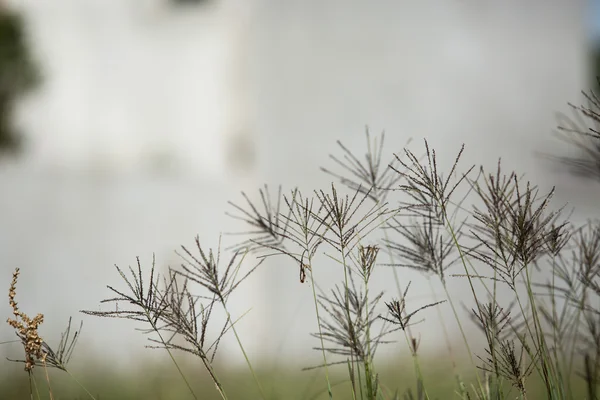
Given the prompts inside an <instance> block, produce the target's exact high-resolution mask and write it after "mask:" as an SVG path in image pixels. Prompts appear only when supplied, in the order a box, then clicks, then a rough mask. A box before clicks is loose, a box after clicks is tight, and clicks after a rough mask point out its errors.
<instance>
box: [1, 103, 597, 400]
mask: <svg viewBox="0 0 600 400" xmlns="http://www.w3.org/2000/svg"><path fill="white" fill-rule="evenodd" d="M586 99H587V100H588V101H589V102H590V103H591V106H590V107H583V106H582V107H573V109H574V110H576V111H577V112H579V113H581V115H582V116H583V118H588V119H590V120H592V121H595V122H598V121H600V117H599V115H600V112H598V111H597V110H600V101H598V100H597V98H596V97H595V95H593V94H590V95H586ZM563 131H564V132H566V131H567V130H565V129H563ZM572 131H573V132H575V129H572ZM569 132H571V131H569ZM579 133H580V134H584V133H585V132H584V131H580V132H579ZM585 134H586V135H591V136H590V137H595V136H594V135H599V134H598V131H597V130H594V129H592V130H591V131H590V132H587V133H585ZM366 136H367V153H366V155H365V159H364V161H362V160H361V159H360V158H359V157H358V156H356V155H355V153H353V152H352V151H351V150H350V149H349V148H348V147H346V146H345V145H343V144H342V143H341V142H338V145H339V147H340V148H341V150H342V156H341V157H340V156H331V159H332V160H333V161H334V163H335V164H336V165H337V167H338V168H341V169H342V171H343V172H342V173H338V172H333V171H332V170H330V169H326V168H322V171H324V172H325V173H327V174H329V175H330V176H332V177H333V178H334V179H335V180H337V181H339V182H340V183H341V185H340V187H338V186H336V184H335V183H332V184H331V185H330V187H329V188H328V189H327V190H325V189H315V190H314V191H312V192H311V193H309V194H308V195H307V194H306V193H302V192H301V191H300V190H298V189H293V190H291V191H290V192H288V193H286V194H284V192H283V190H282V188H281V187H279V190H278V192H277V195H276V196H275V197H273V196H272V193H271V192H270V191H269V188H268V187H267V186H265V187H264V188H262V189H260V190H259V198H260V200H259V202H258V203H256V202H253V201H252V200H251V198H250V196H249V195H247V194H246V193H242V197H243V200H244V203H243V204H244V205H243V206H242V205H239V204H238V203H234V202H230V203H229V204H230V206H231V207H232V208H233V209H234V211H232V212H231V213H229V215H230V216H231V217H233V218H235V219H237V220H240V221H241V222H243V223H244V224H245V225H246V230H242V231H240V232H238V233H236V235H244V237H243V238H242V239H241V240H238V241H237V243H234V244H232V245H231V246H230V247H228V248H227V250H226V251H230V252H231V257H230V258H229V259H228V262H225V263H222V262H221V258H222V256H221V242H220V241H219V247H218V249H217V251H214V252H213V251H212V250H209V251H205V250H204V247H203V246H202V244H201V243H200V241H199V240H198V238H196V241H195V248H187V247H184V246H182V251H181V252H179V253H178V254H179V255H180V257H181V259H182V263H181V264H180V265H179V266H178V267H175V268H172V267H169V269H168V272H167V273H166V275H164V276H161V275H160V274H159V273H157V272H156V266H155V262H154V260H153V262H152V266H151V267H150V269H149V274H146V273H145V272H144V269H143V268H142V265H141V262H140V260H139V258H138V260H137V266H136V267H135V268H131V267H130V268H129V271H128V273H126V271H124V270H122V269H121V268H119V267H116V268H117V271H118V273H119V274H120V276H121V278H122V280H123V282H124V283H125V289H116V288H114V287H113V286H108V288H109V290H110V291H111V292H112V293H113V294H114V295H115V297H111V298H108V299H105V300H103V301H102V302H103V303H112V304H116V307H115V310H114V311H113V310H110V311H84V313H86V314H89V315H93V316H98V317H110V318H122V319H127V320H131V321H140V322H144V323H145V324H147V325H148V326H149V329H147V330H146V331H145V333H147V334H152V335H153V336H152V337H150V342H151V345H150V346H149V347H151V348H162V349H165V350H166V351H168V352H169V354H170V355H171V358H172V360H173V362H174V365H175V366H176V368H177V370H178V371H179V373H180V375H181V376H182V378H183V379H184V381H185V382H186V384H187V385H188V388H189V391H190V395H191V396H192V397H194V398H198V396H197V394H196V393H195V392H194V391H193V390H192V388H191V385H190V384H189V380H188V378H187V377H186V376H185V374H184V373H183V371H182V369H181V368H180V366H179V364H178V363H177V361H176V359H175V357H174V355H173V351H175V350H177V351H183V352H186V353H189V354H192V355H194V356H196V357H198V358H199V359H200V360H201V362H202V365H203V366H204V369H205V370H206V373H207V374H208V376H209V377H210V379H211V380H212V382H213V383H214V385H215V388H216V391H217V393H218V394H219V396H220V397H221V398H223V399H227V398H228V397H227V388H226V387H225V385H224V384H223V382H222V380H221V378H220V371H217V368H216V367H215V365H214V360H215V356H216V353H217V350H218V348H219V343H220V342H221V340H222V338H223V337H224V335H226V334H228V333H229V332H232V333H233V334H234V335H235V338H236V340H237V343H238V345H239V347H240V349H241V352H242V355H243V357H244V359H245V360H246V363H247V366H248V369H249V371H250V373H251V376H252V378H253V380H254V382H255V383H256V386H257V389H258V393H259V394H260V396H261V397H262V398H265V399H266V398H267V395H266V392H265V391H264V390H263V387H262V384H261V382H260V380H259V378H258V376H257V374H256V373H255V369H254V366H253V365H252V363H251V361H250V359H249V357H248V355H247V353H246V351H245V348H244V346H243V344H242V340H241V337H240V336H239V335H238V332H237V329H236V321H237V320H235V319H234V317H233V316H232V315H231V314H230V312H229V309H228V302H229V299H230V297H231V296H233V295H235V292H236V289H237V288H238V287H239V286H240V285H241V284H242V283H243V282H244V281H245V280H246V279H247V278H248V277H249V276H250V275H251V274H253V273H254V272H255V271H256V270H257V268H259V267H260V266H261V265H262V263H263V262H264V261H265V260H266V259H268V258H272V257H277V256H284V257H283V258H286V259H288V260H289V261H291V264H292V265H293V266H294V267H295V270H296V271H297V272H295V273H296V274H298V275H297V276H298V279H299V284H301V285H306V284H308V286H309V287H310V290H311V291H312V295H313V306H314V311H315V326H316V328H315V329H312V333H311V335H312V336H313V337H314V338H315V339H316V340H317V341H318V344H317V345H315V346H314V349H315V350H316V351H318V352H319V353H320V357H322V362H319V364H318V365H316V366H313V367H307V368H305V369H307V370H308V369H322V371H323V373H324V381H325V384H326V389H324V391H323V392H326V393H327V396H328V397H329V398H330V399H332V398H333V397H334V391H333V388H334V386H336V384H334V383H332V381H331V377H332V376H333V375H332V373H331V371H330V369H331V368H338V367H342V368H344V370H345V371H347V380H346V381H345V382H343V383H347V384H348V387H349V396H351V397H352V398H353V399H369V400H374V399H377V400H379V399H391V398H394V399H396V398H400V395H399V393H400V392H399V390H396V391H395V392H394V391H393V390H391V389H390V388H388V387H386V386H385V385H384V384H382V382H381V380H380V374H379V371H378V368H377V365H378V361H377V360H378V355H379V354H380V353H381V352H378V349H380V347H381V346H392V345H396V341H395V340H394V337H395V336H396V334H399V335H404V338H405V342H406V343H405V344H406V346H404V345H402V344H398V345H396V346H397V347H398V348H400V349H401V350H403V351H408V352H409V354H410V356H412V359H413V368H414V371H415V375H416V378H417V379H416V386H415V388H414V389H416V390H413V388H412V387H411V388H408V389H407V390H405V391H404V398H405V399H419V400H421V399H430V395H429V393H430V392H431V386H430V385H434V384H435V383H432V382H426V381H425V379H424V374H423V372H422V366H421V365H420V363H419V352H420V348H421V346H422V343H421V340H420V336H419V335H418V334H416V333H415V332H413V330H416V329H418V325H417V324H418V322H420V321H422V319H420V320H418V321H417V320H415V319H416V318H417V317H416V316H417V314H418V315H419V318H420V317H421V315H422V314H423V315H424V314H425V313H427V312H429V311H430V309H433V308H435V309H437V310H438V312H439V319H440V323H441V324H442V328H443V332H444V333H445V336H446V341H447V347H448V351H449V354H450V355H451V357H452V358H453V360H452V361H453V368H454V371H453V373H454V376H455V380H456V396H457V397H459V398H461V399H474V398H477V399H486V400H488V399H489V400H492V399H494V400H502V399H508V398H515V397H516V398H520V399H527V398H528V396H531V393H532V391H531V387H532V385H533V383H532V382H533V381H534V379H537V380H538V381H541V382H542V384H543V388H544V389H543V390H544V392H543V395H544V396H545V397H546V398H548V399H561V400H562V399H575V398H576V395H575V393H576V391H575V390H574V386H573V382H574V380H575V379H582V382H583V383H584V384H585V386H586V393H587V398H589V399H594V398H597V392H598V389H597V385H598V382H599V377H600V309H599V308H598V304H599V303H598V300H600V222H599V221H590V222H589V223H588V224H587V225H586V226H584V227H580V228H578V229H575V228H574V227H572V226H571V224H570V223H569V217H566V216H565V215H564V207H555V206H554V205H553V195H554V189H551V190H550V191H548V192H547V193H542V192H541V191H540V190H539V189H538V188H537V187H536V186H535V185H534V184H533V183H531V182H528V181H527V180H526V179H525V178H524V177H522V176H520V175H518V174H517V173H516V172H514V171H510V170H509V172H508V173H504V168H506V167H505V166H503V165H502V163H501V162H500V161H499V162H498V164H497V167H496V169H495V170H494V171H488V170H486V169H485V168H484V167H480V168H479V169H478V170H477V169H476V167H475V166H474V165H472V166H467V167H466V168H465V170H464V172H459V170H460V168H461V165H462V160H463V158H464V154H465V147H464V146H461V147H460V149H459V151H458V153H457V155H456V157H455V159H454V162H453V163H452V164H451V165H450V166H449V172H448V173H447V174H445V173H444V172H443V171H442V169H441V168H440V166H439V165H438V161H437V156H436V151H435V149H433V148H431V147H430V146H429V144H428V143H427V141H425V142H424V156H423V157H421V156H418V155H417V154H416V153H415V152H413V151H412V150H410V149H408V148H404V149H403V150H402V151H401V152H396V153H395V155H394V156H393V157H390V160H389V162H388V163H387V164H385V163H384V162H383V161H382V160H383V153H384V150H386V148H385V146H384V136H383V134H382V135H381V136H380V137H378V138H374V139H373V138H371V136H370V134H369V132H368V131H367V135H366ZM599 138H600V136H599ZM398 154H401V155H402V156H399V155H398ZM462 191H464V192H465V194H464V195H462V194H460V193H461V192H462ZM469 196H472V197H474V200H473V205H472V206H471V207H468V206H465V201H466V200H467V199H469V198H470V197H469ZM382 250H383V251H384V252H386V253H387V255H388V256H389V262H380V261H379V256H380V252H381V251H382ZM251 257H255V260H254V261H253V262H252V263H251V265H250V266H249V267H247V266H246V262H247V260H248V259H249V258H251ZM327 264H330V265H333V266H335V267H337V268H338V271H339V273H340V275H341V276H343V278H342V279H341V281H335V282H323V283H321V282H319V279H318V276H319V274H320V272H321V270H322V269H323V268H325V267H327ZM378 266H387V267H392V271H393V274H394V281H395V284H396V288H395V289H396V294H395V295H390V294H388V293H387V292H385V291H377V292H372V291H371V290H372V287H373V278H374V277H375V276H377V275H380V274H383V273H385V272H386V271H389V268H388V269H382V268H379V267H378ZM402 268H409V269H412V270H414V271H418V272H420V273H422V275H423V276H424V277H425V278H426V279H427V280H428V281H429V279H430V278H434V279H437V280H438V281H439V284H440V285H441V287H442V288H443V289H444V290H443V293H442V295H441V297H442V298H438V296H440V293H437V292H436V291H435V290H434V289H433V286H431V288H432V294H433V296H434V300H433V301H430V302H425V303H424V304H423V305H421V306H420V307H416V308H411V307H408V300H407V298H408V291H409V288H410V286H411V283H410V281H408V282H407V283H405V286H404V288H402V284H401V281H400V275H399V273H398V271H401V270H402ZM455 269H458V271H455V272H454V273H452V272H451V271H452V270H455ZM451 279H462V280H465V279H466V280H465V281H464V282H465V284H466V285H468V290H469V292H470V294H471V295H472V298H471V299H470V300H469V302H470V303H468V304H465V305H464V308H466V309H467V314H461V313H460V312H459V308H458V307H457V305H456V299H454V298H453V296H452V295H451V293H450V290H449V289H448V283H449V281H450V280H451ZM321 284H325V285H328V287H326V288H322V287H321V286H320V285H321ZM430 284H431V281H430ZM15 285H16V275H15V276H14V278H13V284H12V285H11V289H10V293H11V294H10V296H11V297H10V301H11V306H13V309H14V312H15V316H17V317H21V318H22V319H23V320H24V321H25V322H24V323H22V324H19V323H18V322H16V321H15V322H13V323H11V324H14V325H13V327H15V329H17V331H18V332H19V334H20V336H19V337H20V338H21V340H22V341H23V343H24V345H25V346H26V360H25V362H26V365H30V364H31V365H33V364H32V363H31V362H30V361H31V360H34V361H35V360H42V362H45V363H52V362H53V361H52V360H53V359H59V358H61V357H64V355H65V354H69V356H70V353H71V352H72V347H69V349H68V350H67V351H66V352H64V354H63V353H62V352H61V351H59V352H58V353H53V352H51V351H49V350H44V349H46V347H44V345H43V343H44V342H43V341H42V340H41V339H40V338H39V336H37V328H38V326H39V324H40V323H41V322H42V318H41V317H40V318H39V319H35V318H34V319H25V317H23V316H22V315H21V314H20V311H18V309H17V307H16V303H15V302H14V286H15ZM193 287H196V288H198V289H199V291H200V292H199V293H196V292H195V291H194V290H193ZM501 288H504V289H506V290H507V291H508V292H509V293H510V294H511V296H512V297H513V299H512V301H510V302H509V305H508V306H507V307H503V306H502V304H504V303H505V300H504V299H501V298H500V297H499V293H500V289H501ZM445 303H448V304H449V305H450V307H451V309H452V314H451V316H452V317H453V319H454V321H453V322H454V323H455V324H456V325H457V326H458V328H459V329H460V332H461V335H462V339H463V342H464V345H465V349H466V351H467V354H468V356H469V358H468V360H469V362H470V365H468V367H470V368H471V369H472V371H473V372H474V377H475V381H473V382H467V381H465V380H464V379H463V378H462V377H461V375H460V374H459V373H458V368H457V365H456V359H454V355H453V350H452V346H451V343H450V339H449V337H448V333H447V329H446V322H445V320H444V318H443V315H442V312H441V311H440V307H439V306H441V305H442V304H445ZM119 304H127V305H128V307H126V308H119V307H118V305H119ZM219 311H220V312H222V313H223V315H224V316H225V322H224V323H223V324H219V325H215V324H214V317H213V316H214V314H215V313H217V312H219ZM27 318H28V317H27ZM465 319H466V321H465ZM469 320H471V321H472V322H474V324H475V326H476V327H477V328H478V329H477V330H475V332H476V333H478V334H480V335H482V336H483V338H484V348H483V350H480V349H475V348H473V347H474V346H473V343H472V340H471V336H472V335H473V333H470V334H469V335H468V330H467V328H466V326H465V323H466V322H467V321H469ZM30 328H31V331H29V330H28V329H30ZM213 332H216V333H213ZM30 343H31V344H30ZM61 343H62V342H61ZM61 346H62V344H61ZM61 365H62V364H61Z"/></svg>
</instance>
